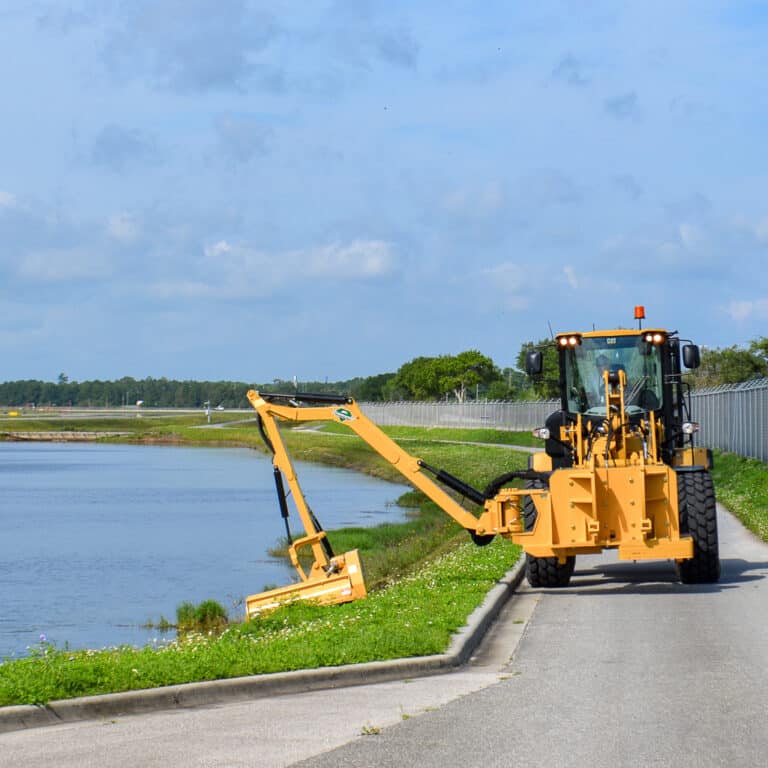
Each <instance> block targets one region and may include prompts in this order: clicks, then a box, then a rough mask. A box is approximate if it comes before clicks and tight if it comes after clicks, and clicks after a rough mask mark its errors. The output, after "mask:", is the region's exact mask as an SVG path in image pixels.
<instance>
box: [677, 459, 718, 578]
mask: <svg viewBox="0 0 768 768" xmlns="http://www.w3.org/2000/svg"><path fill="white" fill-rule="evenodd" d="M677 498H678V505H679V513H680V533H682V534H686V533H689V534H690V535H691V537H692V538H693V557H692V558H691V559H690V560H681V561H680V562H679V563H678V564H677V573H678V575H679V577H680V581H682V582H683V584H712V583H714V582H716V581H717V580H718V579H719V578H720V548H719V542H718V536H717V508H716V505H715V489H714V485H713V483H712V477H711V475H710V474H709V472H679V473H678V475H677Z"/></svg>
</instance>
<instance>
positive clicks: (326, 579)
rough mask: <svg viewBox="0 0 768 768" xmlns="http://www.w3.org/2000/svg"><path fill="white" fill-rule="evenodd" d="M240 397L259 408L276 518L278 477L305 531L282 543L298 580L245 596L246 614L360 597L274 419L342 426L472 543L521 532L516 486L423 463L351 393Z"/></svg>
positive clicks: (355, 561) (354, 575)
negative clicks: (308, 556)
mask: <svg viewBox="0 0 768 768" xmlns="http://www.w3.org/2000/svg"><path fill="white" fill-rule="evenodd" d="M248 400H249V401H250V403H251V405H252V406H253V407H254V409H255V410H256V412H257V413H258V414H259V419H260V428H261V429H262V434H263V436H264V438H265V441H266V442H267V445H268V447H269V448H270V450H271V451H272V454H273V459H272V463H273V466H274V472H275V482H276V486H277V493H278V500H279V502H280V508H281V511H282V514H283V517H284V518H287V516H288V510H287V503H286V499H287V495H286V493H285V491H284V488H283V486H282V478H283V477H284V478H285V481H286V482H287V484H288V487H289V489H290V496H291V497H292V499H293V502H294V504H295V506H296V510H297V512H298V514H299V517H300V519H301V523H302V525H303V526H304V530H305V535H304V536H303V537H302V538H300V539H296V540H295V541H292V542H290V544H289V548H288V551H289V555H290V558H291V562H292V563H293V565H294V567H295V568H296V570H297V572H298V575H299V578H300V579H301V581H300V583H299V584H295V585H291V586H289V587H284V588H280V589H277V590H270V591H269V592H263V593H261V594H259V595H252V596H250V597H248V598H246V609H247V613H248V616H249V617H250V616H253V615H255V614H257V613H258V612H259V611H262V610H264V609H265V608H271V607H274V606H275V605H277V604H279V603H281V602H285V601H287V600H290V599H305V598H310V599H316V600H319V601H320V602H327V603H340V602H346V601H349V600H355V599H357V598H360V597H364V596H365V585H364V581H363V578H362V572H361V568H360V562H359V558H358V556H357V551H356V550H353V551H352V552H347V553H345V554H344V555H341V556H335V555H334V554H333V551H332V550H331V548H330V545H329V544H328V540H327V538H326V535H325V531H323V530H322V528H321V527H320V525H319V523H318V522H317V520H316V518H315V516H314V515H313V513H312V511H311V509H310V508H309V506H308V505H307V502H306V499H305V497H304V494H303V492H302V490H301V486H300V485H299V481H298V479H297V477H296V473H295V471H294V467H293V463H292V462H291V459H290V456H289V455H288V452H287V450H286V448H285V444H284V442H283V439H282V436H281V434H280V429H279V427H278V423H277V422H278V420H282V421H288V422H306V421H335V422H337V423H340V424H344V426H346V427H348V428H349V429H351V430H352V431H353V432H355V433H356V434H357V435H359V436H360V437H361V438H362V439H363V440H364V441H365V442H366V443H368V445H370V446H371V448H373V450H375V451H376V452H377V453H378V454H379V455H381V456H382V457H383V458H384V459H386V460H387V461H388V462H389V463H390V464H392V466H393V467H395V469H397V470H398V471H399V472H400V473H401V474H402V475H403V476H404V477H405V478H406V480H408V481H409V482H410V483H411V484H412V485H414V486H415V487H416V488H418V489H419V490H420V491H422V492H423V493H424V494H426V495H427V496H428V497H429V498H430V499H431V500H432V501H434V502H435V503H436V504H437V505H438V506H439V507H440V508H441V509H443V510H444V511H445V512H446V513H447V514H449V515H450V516H451V517H452V518H453V519H454V520H456V521H457V522H458V523H459V524H460V525H461V526H463V527H464V528H466V529H467V530H468V531H469V532H470V533H471V534H472V535H473V538H474V539H475V541H477V542H478V543H484V541H485V540H486V539H487V540H490V539H491V538H493V536H494V535H495V534H496V533H501V534H502V535H505V534H506V535H510V534H511V533H513V532H521V531H522V527H521V525H520V512H519V498H520V496H522V495H523V492H522V491H520V492H517V491H515V490H514V489H505V490H504V491H503V492H502V493H501V494H499V495H497V496H496V498H494V499H493V500H488V499H486V498H485V496H484V495H483V494H482V493H481V492H480V491H478V490H476V489H475V488H472V487H471V486H468V485H466V484H465V483H462V482H461V481H460V480H459V479H458V478H455V477H453V476H452V475H450V474H448V473H447V472H444V471H442V470H437V469H434V468H433V467H430V466H429V465H428V464H426V463H425V462H423V461H421V460H420V459H417V458H415V457H414V456H411V455H410V454H409V453H407V452H406V451H404V450H403V449H402V448H400V446H399V445H397V443H395V441H394V440H392V439H391V438H390V437H388V436H387V435H386V434H384V432H382V430H381V429H379V427H377V426H376V425H375V424H374V423H373V422H372V421H370V419H368V418H367V417H366V416H365V414H364V413H363V412H362V411H361V410H360V408H359V407H358V405H357V403H355V401H354V400H353V399H352V398H347V397H342V396H337V395H308V394H297V395H273V394H266V393H265V394H260V393H259V392H256V391H255V390H250V391H249V392H248ZM425 471H428V472H431V473H433V474H434V475H435V476H436V477H437V479H438V480H439V481H440V482H442V483H444V484H445V485H447V486H448V487H449V488H451V489H453V490H454V491H456V492H457V493H459V494H460V495H463V496H466V497H468V498H470V499H471V500H472V501H473V502H474V503H476V504H478V505H480V506H483V507H484V511H483V513H482V514H481V515H480V516H479V517H477V516H475V515H473V514H471V513H470V512H469V511H467V510H466V509H465V508H464V507H462V506H461V505H460V504H459V503H458V502H457V501H456V500H455V499H454V497H453V496H451V495H450V494H449V493H447V492H446V491H445V490H444V489H443V488H442V487H440V486H439V485H437V483H436V482H435V481H433V480H432V479H431V478H430V477H428V476H427V475H426V474H425ZM524 493H525V495H531V494H537V493H542V492H541V491H530V490H529V491H525V492H524ZM305 547H311V549H312V555H313V563H312V566H311V568H310V570H309V572H308V573H307V572H306V571H305V570H304V568H302V566H301V564H300V561H299V551H300V550H301V549H302V548H305Z"/></svg>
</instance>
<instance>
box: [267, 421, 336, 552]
mask: <svg viewBox="0 0 768 768" xmlns="http://www.w3.org/2000/svg"><path fill="white" fill-rule="evenodd" d="M256 423H257V424H258V427H259V433H260V434H261V439H262V440H263V441H264V444H265V445H266V446H267V449H268V450H269V452H270V453H271V454H272V455H273V456H274V455H275V446H274V445H272V441H271V440H270V439H269V435H268V434H267V430H266V429H265V428H264V421H263V419H262V418H261V415H260V414H259V415H258V419H257V422H256ZM273 473H274V478H275V490H276V491H277V502H278V504H279V505H280V515H281V517H282V518H283V522H284V524H285V535H286V537H287V539H288V544H289V545H290V544H293V536H292V535H291V528H290V526H289V525H288V501H287V499H288V494H287V493H286V492H285V485H284V484H283V473H282V472H281V471H280V469H279V468H278V467H276V466H273ZM307 512H309V517H310V519H311V520H312V525H314V526H315V530H316V531H317V533H323V532H324V531H325V529H324V528H323V526H322V525H321V524H320V521H319V520H318V519H317V517H316V516H315V513H314V512H313V511H312V510H311V509H310V508H309V506H307ZM321 544H322V547H323V550H324V551H325V554H326V555H327V556H328V558H333V557H335V556H336V555H335V554H334V552H333V547H331V542H330V541H328V537H327V536H323V538H322V540H321Z"/></svg>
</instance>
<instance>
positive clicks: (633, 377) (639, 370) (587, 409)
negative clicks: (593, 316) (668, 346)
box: [564, 336, 663, 416]
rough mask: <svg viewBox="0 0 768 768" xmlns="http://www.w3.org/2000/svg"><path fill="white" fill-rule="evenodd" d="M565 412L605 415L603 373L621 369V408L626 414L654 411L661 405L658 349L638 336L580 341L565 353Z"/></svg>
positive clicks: (583, 339)
mask: <svg viewBox="0 0 768 768" xmlns="http://www.w3.org/2000/svg"><path fill="white" fill-rule="evenodd" d="M564 354H565V382H566V392H567V399H568V410H569V411H570V412H572V413H582V414H585V415H586V416H605V384H604V382H603V371H604V370H606V369H607V370H609V371H620V370H623V371H624V373H625V375H626V377H627V384H626V387H625V389H624V406H625V409H626V412H627V414H628V415H630V416H632V415H637V414H640V413H642V412H644V411H655V410H657V409H658V408H660V407H661V405H662V396H663V390H662V376H661V359H660V347H658V346H654V345H651V344H646V343H645V341H644V340H643V339H642V337H641V336H600V337H591V338H582V342H581V344H579V345H578V346H575V347H568V348H567V349H566V350H565V352H564Z"/></svg>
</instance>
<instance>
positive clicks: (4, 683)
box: [0, 417, 527, 705]
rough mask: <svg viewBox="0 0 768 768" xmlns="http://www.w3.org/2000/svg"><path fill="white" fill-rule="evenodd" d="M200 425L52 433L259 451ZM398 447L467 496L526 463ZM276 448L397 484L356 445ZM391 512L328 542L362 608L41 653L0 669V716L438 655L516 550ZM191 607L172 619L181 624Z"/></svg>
mask: <svg viewBox="0 0 768 768" xmlns="http://www.w3.org/2000/svg"><path fill="white" fill-rule="evenodd" d="M115 422H117V423H115ZM137 422H138V423H137ZM200 422H202V419H200V418H198V417H183V418H181V419H180V418H163V419H158V420H152V422H151V423H149V422H148V421H146V420H142V419H136V420H131V419H125V420H99V421H97V420H79V421H77V422H73V421H67V422H59V421H55V422H52V423H54V424H55V425H56V426H57V427H58V428H59V429H68V430H72V429H74V430H81V429H87V430H90V431H128V430H127V429H126V427H127V425H128V424H130V425H131V428H130V431H131V433H132V434H131V437H130V440H132V441H149V442H153V441H174V442H176V441H178V442H184V443H188V442H193V443H195V444H203V445H205V444H208V445H211V444H216V443H219V442H224V443H226V444H230V445H232V444H235V445H248V446H253V447H260V448H261V439H260V436H259V434H258V431H257V430H256V429H255V427H251V428H249V427H246V426H239V427H233V428H227V429H214V430H205V429H203V430H201V429H194V426H195V424H196V423H200ZM17 426H18V423H15V424H14V429H15V428H17ZM33 426H34V427H35V428H37V429H41V430H44V431H48V430H49V423H41V422H40V421H36V422H35V423H34V425H33ZM408 437H409V438H410V441H409V443H408V450H409V451H410V452H411V453H413V454H415V455H418V456H420V457H421V458H423V459H424V460H426V461H428V462H429V463H430V464H433V465H435V466H438V467H441V468H444V469H447V470H448V471H449V472H451V473H453V474H455V475H457V476H459V477H461V478H462V479H464V480H466V481H467V482H469V483H470V484H473V485H475V486H477V487H479V488H482V487H484V486H485V485H486V484H487V483H488V482H489V481H490V480H491V479H493V478H494V477H496V476H498V475H500V474H502V473H504V472H508V471H509V470H510V469H513V468H522V467H524V466H525V465H526V463H527V457H526V456H525V455H523V454H520V453H516V452H514V451H510V450H509V449H506V448H498V447H493V446H490V445H489V446H477V445H470V446H461V445H457V444H455V443H442V442H433V441H431V440H429V439H424V437H423V431H422V437H421V439H417V438H418V434H417V432H416V431H414V430H411V431H410V434H409V436H408ZM489 437H491V436H489ZM121 440H125V438H121ZM285 440H286V443H287V444H288V446H289V448H290V450H291V452H292V454H293V456H294V458H296V459H304V460H312V461H322V462H324V463H327V464H332V465H336V466H342V467H349V468H352V469H357V470H360V471H365V472H368V473H370V474H374V475H377V476H379V477H383V478H385V479H390V480H398V481H401V480H402V477H401V476H400V475H399V473H397V472H396V471H395V470H394V469H393V468H392V467H391V466H390V465H389V464H388V463H386V462H384V461H383V460H382V459H381V458H380V457H379V456H378V454H376V453H375V452H373V451H372V450H371V449H370V448H368V446H366V445H365V443H364V442H363V441H362V440H359V439H353V440H339V439H338V437H337V436H336V435H333V434H324V433H322V432H319V433H307V432H303V431H300V430H290V429H288V430H285ZM490 442H500V441H498V440H496V439H492V440H490ZM340 492H343V489H340ZM401 503H403V504H405V505H406V506H409V507H415V508H416V510H415V511H412V512H409V514H408V515H407V519H406V520H405V521H404V522H402V523H389V524H385V525H382V526H378V527H375V528H357V527H353V528H344V529H341V530H337V531H331V532H330V533H329V538H330V540H331V542H332V543H333V546H334V548H335V550H336V551H337V552H343V551H347V550H349V549H358V550H359V551H360V553H361V557H362V562H363V569H364V572H365V574H366V581H367V584H368V585H369V588H371V587H373V588H374V591H373V592H371V593H370V595H369V598H368V599H367V600H364V601H358V602H355V603H352V604H348V605H343V606H330V607H318V606H311V605H295V606H288V607H286V608H283V609H281V610H280V611H277V612H275V613H272V614H270V615H269V616H266V617H263V618H260V619H258V620H255V621H252V622H249V623H247V624H232V625H230V626H229V627H228V628H227V629H226V630H225V631H224V632H223V633H221V634H218V633H215V632H214V633H211V634H204V633H189V632H188V633H184V635H183V636H181V637H180V638H179V639H178V640H177V641H175V642H173V643H172V644H170V645H169V646H168V647H162V648H158V647H154V646H151V645H150V646H147V647H145V648H141V649H134V648H128V647H125V648H117V649H102V650H98V651H97V650H88V651H74V650H70V649H67V648H56V647H54V646H52V645H50V644H48V643H46V642H43V643H41V644H40V645H39V647H37V648H36V649H33V652H32V653H31V654H30V656H29V657H28V658H23V659H14V660H6V662H5V663H2V664H0V705H9V704H20V703H40V702H45V701H49V700H52V699H57V698H68V697H72V696H81V695H91V694H96V693H105V692H115V691H122V690H132V689H137V688H146V687H155V686H160V685H169V684H173V683H181V682H192V681H196V680H212V679H220V678H226V677H236V676H239V675H249V674H258V673H262V672H275V671H280V670H290V669H300V668H307V667H318V666H325V665H333V664H340V663H351V662H356V661H371V660H377V659H391V658H400V657H406V656H412V655H422V654H430V653H439V652H442V651H445V650H446V648H447V647H448V644H449V642H450V637H451V635H452V633H453V632H455V631H456V629H458V628H459V627H460V626H462V625H463V624H464V623H465V621H466V618H467V616H468V615H469V613H470V612H471V611H472V610H473V609H474V608H475V607H476V606H477V605H478V604H479V603H480V602H481V601H482V599H483V596H484V595H485V593H486V592H487V590H488V589H489V588H490V587H491V586H492V585H493V584H494V583H496V581H497V580H498V579H499V578H500V577H501V576H502V575H503V574H504V573H505V572H506V571H507V570H508V569H509V567H511V565H512V564H513V563H514V561H515V560H516V559H517V558H518V557H519V548H517V547H514V546H513V545H511V544H509V543H508V542H503V541H497V542H494V543H493V544H492V545H491V546H489V547H485V548H477V547H475V546H474V545H472V544H471V543H469V542H468V537H467V535H466V533H465V532H464V531H461V530H460V529H459V527H458V526H457V525H456V524H455V523H454V522H453V521H452V520H451V519H450V518H448V517H447V516H446V515H445V514H444V513H443V512H442V511H441V510H439V509H438V508H437V507H436V506H435V505H434V504H432V503H431V502H428V501H427V500H426V499H425V497H424V496H423V495H422V494H420V493H418V492H416V491H413V492H410V493H408V494H405V496H404V497H403V498H402V499H401ZM377 587H378V589H376V588H377ZM193 608H194V606H187V607H186V608H185V609H184V610H185V611H186V612H187V613H191V612H193V611H192V609H193Z"/></svg>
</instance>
